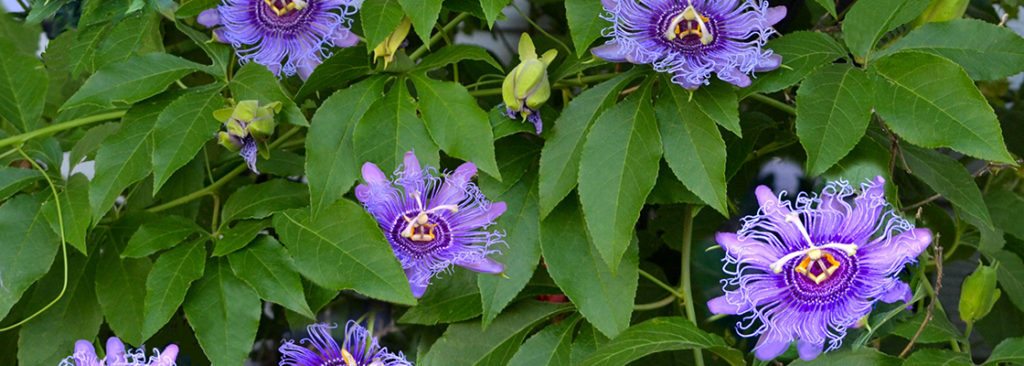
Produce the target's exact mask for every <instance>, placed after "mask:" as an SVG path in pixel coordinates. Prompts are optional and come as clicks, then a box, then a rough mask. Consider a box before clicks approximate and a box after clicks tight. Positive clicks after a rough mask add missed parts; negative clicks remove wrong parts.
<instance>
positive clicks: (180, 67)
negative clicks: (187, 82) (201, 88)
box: [60, 52, 244, 110]
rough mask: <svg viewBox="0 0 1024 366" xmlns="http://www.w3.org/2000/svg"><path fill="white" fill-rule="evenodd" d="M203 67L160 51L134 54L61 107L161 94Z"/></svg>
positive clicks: (99, 75)
mask: <svg viewBox="0 0 1024 366" xmlns="http://www.w3.org/2000/svg"><path fill="white" fill-rule="evenodd" d="M203 68H204V67H203V65H200V64H197V63H195V62H192V61H189V60H186V59H183V58H179V57H176V56H172V55H169V54H166V53H160V52H154V53H147V54H145V55H142V56H137V57H132V58H130V59H128V61H125V62H122V63H118V64H112V65H107V66H105V67H103V68H101V69H100V70H99V71H97V72H96V73H95V74H93V75H92V76H91V77H89V79H88V80H86V81H85V84H84V85H82V88H81V89H78V92H76V93H75V95H72V96H71V98H70V99H68V101H67V102H65V103H64V105H63V106H61V107H60V109H61V110H65V109H68V108H71V107H75V106H80V105H95V106H100V107H108V108H112V107H115V104H114V102H120V103H127V104H132V103H135V102H138V101H141V100H143V99H146V98H149V97H151V96H154V95H157V94H159V93H160V92H162V91H164V89H167V85H168V84H170V83H173V82H174V81H175V80H178V79H181V78H182V77H184V76H185V75H188V74H191V73H193V72H195V71H198V70H202V69H203ZM243 69H244V68H243ZM239 73H241V71H239ZM236 76H237V75H236Z"/></svg>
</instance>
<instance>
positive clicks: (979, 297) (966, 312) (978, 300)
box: [960, 263, 1001, 324]
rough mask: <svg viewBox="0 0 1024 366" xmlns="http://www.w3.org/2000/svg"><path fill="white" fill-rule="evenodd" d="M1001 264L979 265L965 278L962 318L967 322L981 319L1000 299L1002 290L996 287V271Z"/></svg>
mask: <svg viewBox="0 0 1024 366" xmlns="http://www.w3.org/2000/svg"><path fill="white" fill-rule="evenodd" d="M998 268H999V264H998V263H996V265H995V266H992V267H989V266H985V265H979V266H978V269H976V270H975V271H974V273H972V274H971V275H970V276H967V278H966V279H965V280H964V284H963V287H961V289H960V319H962V320H963V321H964V322H965V323H967V324H974V322H976V321H978V320H981V318H984V317H985V315H987V314H988V312H989V311H991V310H992V306H993V305H995V303H996V300H999V295H1001V291H999V289H997V288H996V277H997V276H996V271H997V270H998Z"/></svg>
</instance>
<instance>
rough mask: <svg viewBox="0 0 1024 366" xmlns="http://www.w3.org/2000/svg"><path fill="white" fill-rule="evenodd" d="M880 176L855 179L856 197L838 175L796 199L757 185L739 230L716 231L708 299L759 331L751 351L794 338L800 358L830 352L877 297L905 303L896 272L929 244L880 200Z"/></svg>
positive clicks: (777, 348) (926, 234) (927, 236)
mask: <svg viewBox="0 0 1024 366" xmlns="http://www.w3.org/2000/svg"><path fill="white" fill-rule="evenodd" d="M884 185H885V179H884V178H882V177H876V178H875V179H874V181H872V182H869V183H865V184H862V185H861V190H862V193H861V194H860V195H859V196H857V197H856V198H854V199H853V200H852V201H853V204H852V205H851V204H850V202H849V201H850V198H851V197H852V196H853V194H854V190H853V187H852V186H850V184H848V183H847V182H845V181H838V182H831V183H829V184H828V185H827V186H826V187H825V189H824V190H823V191H822V193H821V196H817V195H813V196H808V195H806V194H803V193H801V194H800V195H798V196H797V198H796V205H795V206H793V205H790V202H788V201H782V200H781V197H782V196H783V195H785V192H783V193H782V194H781V195H779V196H778V197H776V196H775V195H774V194H773V193H772V191H771V189H769V188H768V187H765V186H760V187H757V190H756V194H757V200H758V203H759V204H760V206H761V208H760V210H758V213H757V215H754V216H747V217H745V218H744V219H743V228H742V229H740V231H739V232H737V233H718V234H717V235H716V239H717V241H718V244H720V245H721V246H722V248H724V249H725V259H724V260H723V261H724V262H726V264H725V266H724V267H723V270H724V271H725V272H726V273H728V274H730V275H732V276H733V277H732V278H728V279H725V280H723V281H722V282H723V283H724V285H723V289H724V290H725V296H721V297H717V298H714V299H711V301H708V308H710V310H711V312H712V313H715V314H733V315H741V314H746V316H745V317H744V319H743V321H742V322H739V323H737V325H736V329H737V331H738V332H739V333H740V334H741V335H743V336H746V337H753V336H760V339H759V340H758V341H757V345H756V346H755V355H756V356H757V358H758V359H761V360H765V361H768V360H771V359H774V358H775V357H777V356H779V355H781V354H782V353H783V352H785V351H786V349H788V348H789V345H790V343H791V342H792V341H794V340H795V341H796V346H797V350H798V353H799V354H800V358H801V359H804V360H812V359H814V358H816V357H818V355H819V354H821V352H822V349H823V348H824V346H825V343H826V342H828V349H827V351H831V350H834V349H836V348H838V347H839V346H840V344H841V342H842V339H843V337H844V336H845V335H846V329H847V328H849V327H851V326H854V325H855V324H856V323H857V321H858V320H859V319H861V318H863V317H864V316H866V315H867V314H868V313H870V312H871V308H872V307H873V306H874V304H875V303H876V302H877V301H878V300H881V301H884V302H888V303H893V302H896V301H899V300H902V301H904V302H908V301H910V299H911V291H910V286H909V285H907V284H906V283H904V282H902V281H900V279H899V277H898V274H899V272H900V271H901V270H902V269H903V268H904V265H906V264H908V263H915V262H916V258H917V256H918V255H919V254H921V252H922V251H923V250H924V249H925V248H926V247H927V246H928V244H930V243H931V241H932V233H931V231H929V230H928V229H915V228H914V226H913V225H912V224H911V223H910V222H908V221H907V220H904V219H903V218H901V217H900V216H899V215H898V214H897V213H896V212H895V211H894V210H892V208H891V207H890V206H889V203H888V202H886V200H885V192H884V188H883V187H884Z"/></svg>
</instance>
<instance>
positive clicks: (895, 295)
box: [878, 281, 914, 304]
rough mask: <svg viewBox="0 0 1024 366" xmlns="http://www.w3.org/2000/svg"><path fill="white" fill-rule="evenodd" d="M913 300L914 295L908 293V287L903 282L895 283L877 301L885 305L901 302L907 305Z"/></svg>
mask: <svg viewBox="0 0 1024 366" xmlns="http://www.w3.org/2000/svg"><path fill="white" fill-rule="evenodd" d="M913 298H914V293H913V292H911V291H910V285H908V284H906V283H904V282H903V281H896V286H893V287H892V288H891V289H889V291H886V292H885V293H883V294H882V296H880V297H878V299H879V300H882V301H885V302H887V303H890V304H892V303H894V302H897V301H900V300H903V302H905V303H909V302H910V300H911V299H913Z"/></svg>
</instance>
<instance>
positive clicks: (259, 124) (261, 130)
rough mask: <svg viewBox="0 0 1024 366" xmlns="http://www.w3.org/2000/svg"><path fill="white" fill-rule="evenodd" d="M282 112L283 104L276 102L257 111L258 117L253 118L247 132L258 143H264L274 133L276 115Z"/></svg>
mask: <svg viewBox="0 0 1024 366" xmlns="http://www.w3.org/2000/svg"><path fill="white" fill-rule="evenodd" d="M280 110H281V102H274V103H271V104H268V105H266V106H263V107H260V108H257V109H256V116H255V117H253V119H252V121H250V122H249V125H248V126H246V131H249V134H250V135H252V137H253V138H255V139H256V140H257V141H263V140H265V139H266V138H267V136H270V134H272V133H274V128H275V127H277V122H276V121H274V113H275V112H276V111H280Z"/></svg>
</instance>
